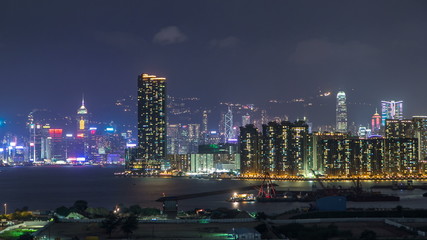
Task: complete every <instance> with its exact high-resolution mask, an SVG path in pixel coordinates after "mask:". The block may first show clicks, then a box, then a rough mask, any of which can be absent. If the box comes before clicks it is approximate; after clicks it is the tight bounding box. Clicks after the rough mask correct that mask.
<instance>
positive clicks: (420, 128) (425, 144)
mask: <svg viewBox="0 0 427 240" xmlns="http://www.w3.org/2000/svg"><path fill="white" fill-rule="evenodd" d="M412 122H413V126H414V137H415V138H417V139H418V159H419V161H422V162H425V161H426V160H427V116H414V117H412Z"/></svg>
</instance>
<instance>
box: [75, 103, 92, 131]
mask: <svg viewBox="0 0 427 240" xmlns="http://www.w3.org/2000/svg"><path fill="white" fill-rule="evenodd" d="M88 122H89V121H88V111H87V109H86V107H85V99H84V97H83V98H82V105H81V106H80V108H79V109H77V137H80V138H82V137H84V136H86V130H87V129H88Z"/></svg>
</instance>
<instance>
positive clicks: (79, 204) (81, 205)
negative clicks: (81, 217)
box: [72, 200, 87, 212]
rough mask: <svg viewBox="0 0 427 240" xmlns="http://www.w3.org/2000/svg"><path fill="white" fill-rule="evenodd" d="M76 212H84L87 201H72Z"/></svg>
mask: <svg viewBox="0 0 427 240" xmlns="http://www.w3.org/2000/svg"><path fill="white" fill-rule="evenodd" d="M72 208H74V209H75V210H77V211H78V212H84V211H85V210H86V208H87V202H86V201H85V200H77V201H75V202H74V204H73V207H72Z"/></svg>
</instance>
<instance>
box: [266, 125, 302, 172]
mask: <svg viewBox="0 0 427 240" xmlns="http://www.w3.org/2000/svg"><path fill="white" fill-rule="evenodd" d="M262 131H263V136H262V151H261V154H262V158H263V168H264V170H265V171H268V172H270V173H272V174H275V175H284V174H287V175H297V174H302V173H304V170H305V166H306V162H307V156H308V155H307V149H308V148H307V145H308V125H307V124H306V123H305V122H303V121H298V122H295V123H291V122H288V121H283V122H281V123H277V122H269V123H268V124H265V125H263V129H262Z"/></svg>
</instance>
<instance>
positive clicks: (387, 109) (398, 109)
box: [381, 101, 403, 126]
mask: <svg viewBox="0 0 427 240" xmlns="http://www.w3.org/2000/svg"><path fill="white" fill-rule="evenodd" d="M381 117H382V121H381V125H382V126H385V122H386V120H387V119H397V120H402V119H403V101H397V102H396V101H381Z"/></svg>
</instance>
